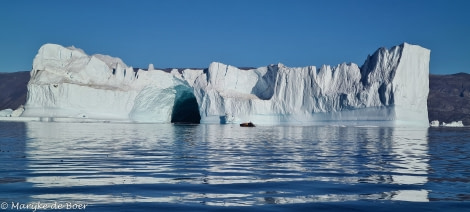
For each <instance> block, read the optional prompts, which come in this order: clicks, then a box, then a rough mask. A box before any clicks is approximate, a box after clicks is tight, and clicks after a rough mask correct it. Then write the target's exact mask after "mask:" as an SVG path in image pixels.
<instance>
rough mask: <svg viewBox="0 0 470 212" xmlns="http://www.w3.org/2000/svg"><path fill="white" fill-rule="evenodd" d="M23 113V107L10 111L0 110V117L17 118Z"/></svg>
mask: <svg viewBox="0 0 470 212" xmlns="http://www.w3.org/2000/svg"><path fill="white" fill-rule="evenodd" d="M23 111H24V107H23V105H21V106H19V107H18V109H16V110H12V109H5V110H0V117H19V116H21V114H22V113H23Z"/></svg>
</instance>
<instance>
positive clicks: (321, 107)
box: [22, 43, 430, 126]
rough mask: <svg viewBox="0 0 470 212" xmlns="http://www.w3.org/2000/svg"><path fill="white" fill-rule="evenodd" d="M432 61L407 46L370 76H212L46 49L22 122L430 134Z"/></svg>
mask: <svg viewBox="0 0 470 212" xmlns="http://www.w3.org/2000/svg"><path fill="white" fill-rule="evenodd" d="M429 56H430V51H429V50H428V49H425V48H422V47H420V46H416V45H410V44H406V43H404V44H402V45H400V46H395V47H393V48H391V49H390V50H388V49H385V48H380V49H379V50H377V51H376V52H375V53H374V54H373V55H371V56H369V57H368V58H367V60H366V62H365V63H364V65H362V66H361V67H359V66H358V65H356V64H345V63H343V64H340V65H337V66H329V65H323V66H322V67H320V68H316V67H315V66H308V67H287V66H285V65H283V64H277V65H269V66H267V67H260V68H256V69H250V70H245V69H239V68H236V67H233V66H230V65H225V64H222V63H217V62H214V63H211V64H210V66H209V68H208V69H200V70H193V69H186V70H183V71H178V70H176V69H175V70H173V71H171V72H165V71H162V70H156V69H154V67H153V65H150V66H149V69H148V70H142V69H139V70H134V69H133V68H132V67H129V66H127V65H126V64H125V63H124V62H123V61H122V60H121V59H119V58H114V57H110V56H105V55H92V56H89V55H87V54H85V53H84V51H82V50H80V49H77V48H74V47H62V46H60V45H55V44H46V45H44V46H42V47H41V48H40V50H39V52H38V54H37V55H36V57H35V59H34V62H33V70H32V71H31V80H30V82H29V84H28V97H27V103H26V105H25V111H24V113H23V114H22V116H23V117H53V118H73V119H98V120H110V121H135V122H156V123H169V122H171V121H185V119H184V118H181V117H186V116H187V117H192V118H194V117H197V118H198V119H199V116H200V121H201V123H222V124H224V123H240V122H248V121H252V122H253V123H255V124H261V125H276V124H300V125H303V124H325V123H332V122H334V123H339V124H366V125H367V124H372V125H376V124H379V125H394V126H396V125H400V126H401V125H415V126H429V121H428V116H427V96H428V92H429V78H428V75H429ZM194 108H196V109H194ZM194 113H196V114H194ZM197 113H199V114H197Z"/></svg>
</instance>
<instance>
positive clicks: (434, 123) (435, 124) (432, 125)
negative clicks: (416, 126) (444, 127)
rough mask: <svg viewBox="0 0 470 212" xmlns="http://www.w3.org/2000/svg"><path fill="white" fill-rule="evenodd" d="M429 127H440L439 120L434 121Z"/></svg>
mask: <svg viewBox="0 0 470 212" xmlns="http://www.w3.org/2000/svg"><path fill="white" fill-rule="evenodd" d="M429 126H431V127H439V120H434V121H431V123H429Z"/></svg>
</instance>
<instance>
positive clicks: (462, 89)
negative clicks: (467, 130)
mask: <svg viewBox="0 0 470 212" xmlns="http://www.w3.org/2000/svg"><path fill="white" fill-rule="evenodd" d="M428 117H429V121H432V120H439V121H440V122H446V123H449V122H452V121H460V120H462V121H463V124H464V125H465V126H468V125H470V74H466V73H458V74H452V75H430V76H429V96H428Z"/></svg>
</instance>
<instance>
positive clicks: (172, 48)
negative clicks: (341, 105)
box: [0, 0, 470, 74]
mask: <svg viewBox="0 0 470 212" xmlns="http://www.w3.org/2000/svg"><path fill="white" fill-rule="evenodd" d="M469 11H470V1H466V0H452V1H444V0H441V1H434V0H393V1H385V0H384V1H381V0H344V1H340V0H328V1H314V0H306V1H300V0H299V1H296V0H290V1H288V0H284V1H279V0H187V1H183V0H167V1H157V0H149V1H141V0H132V1H131V0H128V1H116V0H113V1H111V0H109V1H108V0H97V1H89V0H69V1H62V0H60V1H59V0H45V1H32V0H31V1H23V0H3V1H0V30H1V31H0V71H1V72H13V71H29V70H30V69H31V66H32V60H33V58H34V56H35V55H36V53H37V51H38V49H39V48H40V46H41V45H43V44H45V43H57V44H60V45H64V46H71V45H74V46H75V47H78V48H81V49H83V50H85V52H86V53H88V54H96V53H101V54H108V55H111V56H115V57H120V58H121V59H122V60H123V61H124V62H125V63H126V64H127V65H130V66H134V67H148V64H149V63H153V64H154V65H155V67H158V68H167V67H208V66H209V63H210V62H212V61H218V62H223V63H226V64H230V65H234V66H250V67H259V66H265V65H269V64H274V63H278V62H281V63H283V64H285V65H287V66H307V65H315V66H320V65H322V64H330V65H336V64H339V63H343V62H353V63H357V64H358V65H362V64H363V63H364V61H365V59H366V58H367V55H369V54H372V53H373V52H374V51H375V50H377V49H378V48H379V47H387V48H390V47H392V46H395V45H399V44H401V43H403V42H408V43H411V44H418V45H421V46H423V47H425V48H429V49H431V64H430V71H431V73H434V74H449V73H457V72H467V73H470V12H469Z"/></svg>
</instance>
